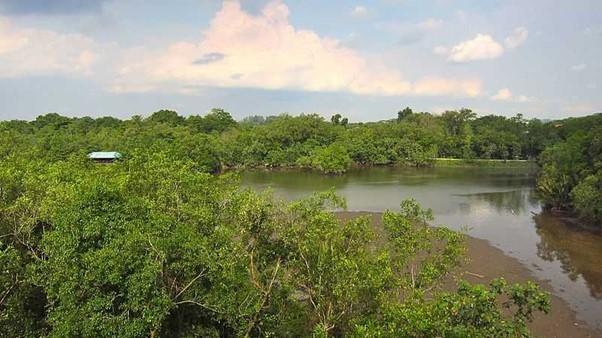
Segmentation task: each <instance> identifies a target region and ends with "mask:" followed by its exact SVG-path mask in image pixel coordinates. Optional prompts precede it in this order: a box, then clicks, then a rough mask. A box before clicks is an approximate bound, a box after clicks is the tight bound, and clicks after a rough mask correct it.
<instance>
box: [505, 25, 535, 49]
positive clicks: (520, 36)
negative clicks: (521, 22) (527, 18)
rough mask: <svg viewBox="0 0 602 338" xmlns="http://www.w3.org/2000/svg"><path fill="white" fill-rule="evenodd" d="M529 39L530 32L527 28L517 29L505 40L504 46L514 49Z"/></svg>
mask: <svg viewBox="0 0 602 338" xmlns="http://www.w3.org/2000/svg"><path fill="white" fill-rule="evenodd" d="M528 37H529V31H528V30H527V29H526V28H525V27H517V28H515V29H514V31H512V34H511V35H509V36H508V37H506V39H504V45H505V46H506V47H507V48H510V49H514V48H517V47H519V46H521V45H522V44H523V43H525V41H527V38H528Z"/></svg>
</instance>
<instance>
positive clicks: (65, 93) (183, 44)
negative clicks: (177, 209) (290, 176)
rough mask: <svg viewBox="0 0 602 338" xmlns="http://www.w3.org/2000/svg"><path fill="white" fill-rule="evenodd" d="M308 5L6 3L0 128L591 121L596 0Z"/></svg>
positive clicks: (272, 1) (385, 0) (599, 58)
mask: <svg viewBox="0 0 602 338" xmlns="http://www.w3.org/2000/svg"><path fill="white" fill-rule="evenodd" d="M312 1H315V0H312ZM312 1H310V2H303V3H302V4H301V3H296V2H291V1H284V0H268V1H265V0H248V1H201V0H178V1H173V2H170V3H165V2H162V1H145V2H141V1H139V0H131V1H116V0H90V1H85V2H84V1H78V0H56V1H52V2H45V1H39V0H4V1H3V2H2V3H0V120H13V119H20V120H32V119H35V117H37V116H40V115H44V114H47V113H50V112H56V113H58V114H60V115H63V116H69V117H84V116H90V117H95V118H96V117H102V116H113V117H117V118H120V119H128V118H131V116H133V115H142V116H148V114H150V112H154V111H158V110H160V109H170V110H174V111H177V112H178V113H179V114H180V115H182V116H189V115H196V114H198V115H203V114H204V113H206V112H208V111H209V110H210V109H211V108H213V107H221V108H223V109H224V110H226V111H229V112H231V113H232V115H233V117H234V118H235V119H237V120H241V119H243V118H244V117H247V116H253V115H261V116H270V115H279V114H282V113H285V112H288V114H290V115H293V116H295V115H299V114H302V113H305V114H311V113H317V114H319V115H321V116H323V117H325V118H328V117H329V116H331V115H333V114H336V113H340V114H342V115H344V116H346V117H348V118H349V119H350V121H353V122H366V121H379V120H385V119H391V118H394V115H395V114H396V112H397V111H398V110H400V109H403V107H406V106H409V107H411V108H412V109H414V110H415V111H426V112H431V113H433V114H437V113H441V112H443V111H445V110H458V109H460V108H462V107H467V108H469V109H472V110H473V111H474V112H475V113H477V114H478V115H479V116H484V115H490V114H495V115H502V116H506V117H510V116H515V115H516V114H518V113H521V114H523V115H524V116H525V118H529V119H530V118H538V119H542V120H554V119H562V118H568V117H578V116H585V115H590V114H595V113H598V112H600V111H602V96H600V95H599V94H600V86H601V85H602V83H599V81H600V80H599V79H600V78H602V47H600V46H602V24H601V22H602V3H600V2H599V1H595V0H580V1H576V2H572V3H570V4H568V3H560V4H557V3H551V2H548V1H543V0H540V1H530V2H528V3H525V2H521V1H518V0H506V1H502V0H500V1H489V2H482V1H476V0H462V1H455V2H451V1H446V0H433V1H423V2H417V1H397V0H381V1H374V2H365V1H364V2H361V1H357V2H345V1H332V2H328V3H322V2H318V1H315V3H314V2H312ZM316 8H319V9H320V10H319V11H316Z"/></svg>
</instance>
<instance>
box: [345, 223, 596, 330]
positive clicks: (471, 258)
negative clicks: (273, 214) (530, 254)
mask: <svg viewBox="0 0 602 338" xmlns="http://www.w3.org/2000/svg"><path fill="white" fill-rule="evenodd" d="M336 214H337V216H338V217H340V218H341V219H342V220H347V219H350V218H355V217H358V216H369V217H371V219H372V221H373V224H375V225H377V226H378V225H380V222H381V216H382V213H378V212H337V213H336ZM466 249H467V260H466V262H465V263H463V264H462V265H461V266H459V267H458V268H457V269H456V271H455V273H454V274H453V275H454V276H456V277H457V278H461V279H464V280H467V281H469V282H471V283H475V284H476V283H479V284H488V283H489V282H491V281H492V280H493V279H495V278H498V277H504V278H505V279H506V280H507V281H508V282H510V283H518V282H526V281H529V280H531V281H533V282H536V283H537V284H539V285H540V286H541V287H542V288H543V289H544V290H546V291H547V292H549V293H550V295H551V305H552V310H551V311H550V313H549V314H537V315H536V316H535V319H534V321H533V323H531V324H529V328H530V329H531V332H532V333H533V334H534V335H535V336H537V337H602V331H600V330H596V329H594V328H591V327H589V326H588V325H587V324H586V323H584V322H582V321H579V320H577V318H576V314H575V311H573V310H572V309H571V308H570V306H569V305H568V304H567V303H566V302H565V301H564V300H562V299H561V298H560V297H558V296H557V295H556V294H555V291H554V290H553V288H552V287H551V286H550V284H549V283H548V282H547V281H545V280H541V279H538V278H536V277H535V276H533V275H532V274H531V272H530V271H529V270H528V269H527V268H526V267H525V266H524V265H523V264H522V263H521V262H519V261H518V260H517V259H515V258H513V257H510V256H507V255H506V254H504V253H503V252H502V251H501V250H500V249H498V248H496V247H494V246H492V245H491V244H489V242H487V241H486V240H482V239H478V238H474V237H470V236H466ZM451 284H452V283H450V285H451ZM601 315H602V314H601Z"/></svg>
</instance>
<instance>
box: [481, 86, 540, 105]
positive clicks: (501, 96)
mask: <svg viewBox="0 0 602 338" xmlns="http://www.w3.org/2000/svg"><path fill="white" fill-rule="evenodd" d="M490 98H491V99H492V100H494V101H512V102H520V103H524V102H531V101H533V100H534V99H533V98H531V97H528V96H525V95H519V96H514V95H513V94H512V92H511V91H510V89H508V88H502V89H500V90H498V91H497V93H495V95H493V96H491V97H490Z"/></svg>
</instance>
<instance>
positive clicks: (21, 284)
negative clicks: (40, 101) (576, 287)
mask: <svg viewBox="0 0 602 338" xmlns="http://www.w3.org/2000/svg"><path fill="white" fill-rule="evenodd" d="M164 142H166V143H165V144H170V141H164ZM334 147H336V145H333V146H332V148H333V149H336V148H334ZM174 149H177V148H174ZM326 149H331V147H327V148H326ZM343 150H344V148H343ZM341 151H342V150H341ZM175 154H184V153H178V152H176V153H175ZM36 155H37V153H35V152H32V153H26V152H25V153H21V152H18V153H15V154H12V153H11V155H9V156H7V157H5V158H4V161H2V162H0V180H1V183H2V184H1V185H0V187H2V188H1V189H0V207H1V208H2V209H1V210H0V211H1V212H0V225H1V228H0V229H1V230H2V232H1V234H0V235H1V236H2V237H1V238H2V243H1V244H0V264H2V267H3V269H2V271H0V287H1V288H2V289H1V290H2V291H1V292H2V293H1V294H0V324H1V325H0V334H2V335H3V336H25V337H38V336H49V337H79V336H82V337H90V336H93V337H113V336H119V337H145V336H150V337H195V336H214V337H217V336H254V337H259V336H310V335H320V336H342V335H353V334H361V333H367V334H370V335H378V333H379V332H381V333H382V335H387V336H390V335H395V336H398V335H404V334H405V333H407V334H409V335H427V334H428V333H430V332H443V333H445V332H459V333H464V332H470V333H475V334H486V333H490V332H493V331H492V329H491V327H496V325H497V326H500V327H504V328H507V330H509V332H510V331H512V332H526V331H524V330H525V329H524V323H525V322H527V321H529V320H530V317H529V316H530V313H531V312H532V311H535V310H541V309H543V307H538V304H540V303H541V302H543V300H544V296H543V295H541V294H540V292H539V291H538V289H536V288H535V287H534V286H529V285H527V286H525V287H524V288H525V289H516V291H515V292H514V294H508V293H507V294H508V295H510V296H509V297H513V298H512V299H517V300H520V302H521V304H527V305H524V306H522V307H521V306H518V307H514V308H511V309H510V310H509V312H508V313H506V312H504V314H500V313H501V312H500V311H501V310H500V309H501V307H502V306H498V305H499V304H498V305H495V306H494V305H491V306H485V305H482V298H483V297H484V296H479V297H480V298H479V297H477V296H475V295H473V293H474V292H477V291H478V292H479V294H480V293H483V292H485V291H482V290H481V289H479V288H478V287H475V288H477V289H475V290H476V291H474V290H473V289H472V288H473V287H468V286H463V287H461V289H460V291H458V292H452V293H450V292H443V291H441V290H442V289H441V287H442V283H443V278H444V276H446V275H447V274H449V273H450V271H451V269H452V268H453V267H454V266H456V265H457V264H458V263H459V262H460V260H461V257H462V253H463V245H462V243H463V241H462V238H463V237H462V235H461V234H458V233H455V232H453V231H450V230H447V229H445V228H431V227H429V226H428V222H429V221H430V220H431V217H432V216H431V212H430V211H428V210H423V209H421V208H420V206H419V205H418V204H417V203H416V202H415V201H405V202H403V203H402V204H401V209H400V211H399V212H387V213H386V214H385V215H384V216H383V220H382V221H383V226H382V227H380V226H379V225H375V224H372V223H371V222H370V220H369V218H367V217H360V218H355V219H351V220H349V221H341V220H339V219H338V218H337V217H336V215H335V214H333V213H332V211H331V210H333V209H338V208H345V202H344V200H342V199H341V198H340V197H338V196H336V195H335V194H334V193H333V192H326V193H321V194H316V195H314V196H312V197H310V198H307V199H305V200H301V201H297V202H294V203H292V204H290V205H283V204H281V203H280V202H276V201H275V200H274V199H273V198H272V197H271V196H270V195H257V194H255V193H253V192H251V191H246V190H241V189H240V188H239V187H238V184H237V179H236V177H234V176H231V175H229V174H224V175H219V176H214V175H210V174H208V173H206V172H204V171H205V168H204V167H203V166H200V165H199V162H198V161H197V160H196V159H195V157H194V156H192V155H177V156H175V155H174V152H173V150H172V151H165V150H160V148H155V149H152V151H145V150H144V149H134V150H132V151H131V152H130V156H128V157H126V158H125V159H124V160H123V161H122V162H120V163H117V164H113V165H94V164H92V163H90V162H89V161H87V160H85V157H84V158H83V159H82V158H78V157H73V158H71V159H69V160H64V161H57V162H55V163H47V162H45V161H39V160H38V159H37V157H36ZM463 288H467V290H468V291H463V290H464V289H463ZM525 290H527V291H528V292H527V291H525ZM473 299H474V300H473ZM486 299H489V298H486ZM468 300H473V304H474V305H472V306H468V305H466V309H465V311H470V312H469V313H467V314H465V315H463V316H462V317H459V318H455V321H449V318H450V316H447V317H445V316H444V314H449V313H450V311H452V310H453V309H455V308H457V307H458V306H461V305H462V306H463V305H464V304H467V302H468ZM476 304H479V306H478V307H475V306H476ZM492 304H493V303H492ZM445 311H447V312H445ZM400 313H401V314H403V316H402V315H400ZM509 316H515V317H516V318H523V319H522V321H518V320H514V319H512V318H515V317H509ZM83 318H85V320H83ZM429 318H430V319H429ZM444 318H448V319H447V320H448V321H447V322H445V323H446V325H447V327H448V328H447V330H448V331H442V330H443V327H444V326H443V325H444V324H443V323H444V320H445V319H444ZM474 318H488V321H486V322H482V323H481V322H478V323H476V324H475V323H474V320H475V319H474ZM426 319H429V320H430V321H429V324H428V325H431V327H430V328H429V327H428V325H427V324H425V323H421V322H417V320H420V321H423V320H426ZM408 323H409V324H408ZM410 324H411V325H410ZM485 324H487V325H485ZM425 325H426V326H425ZM466 328H469V329H470V330H469V329H466ZM437 330H439V331H437ZM383 332H384V333H383Z"/></svg>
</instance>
